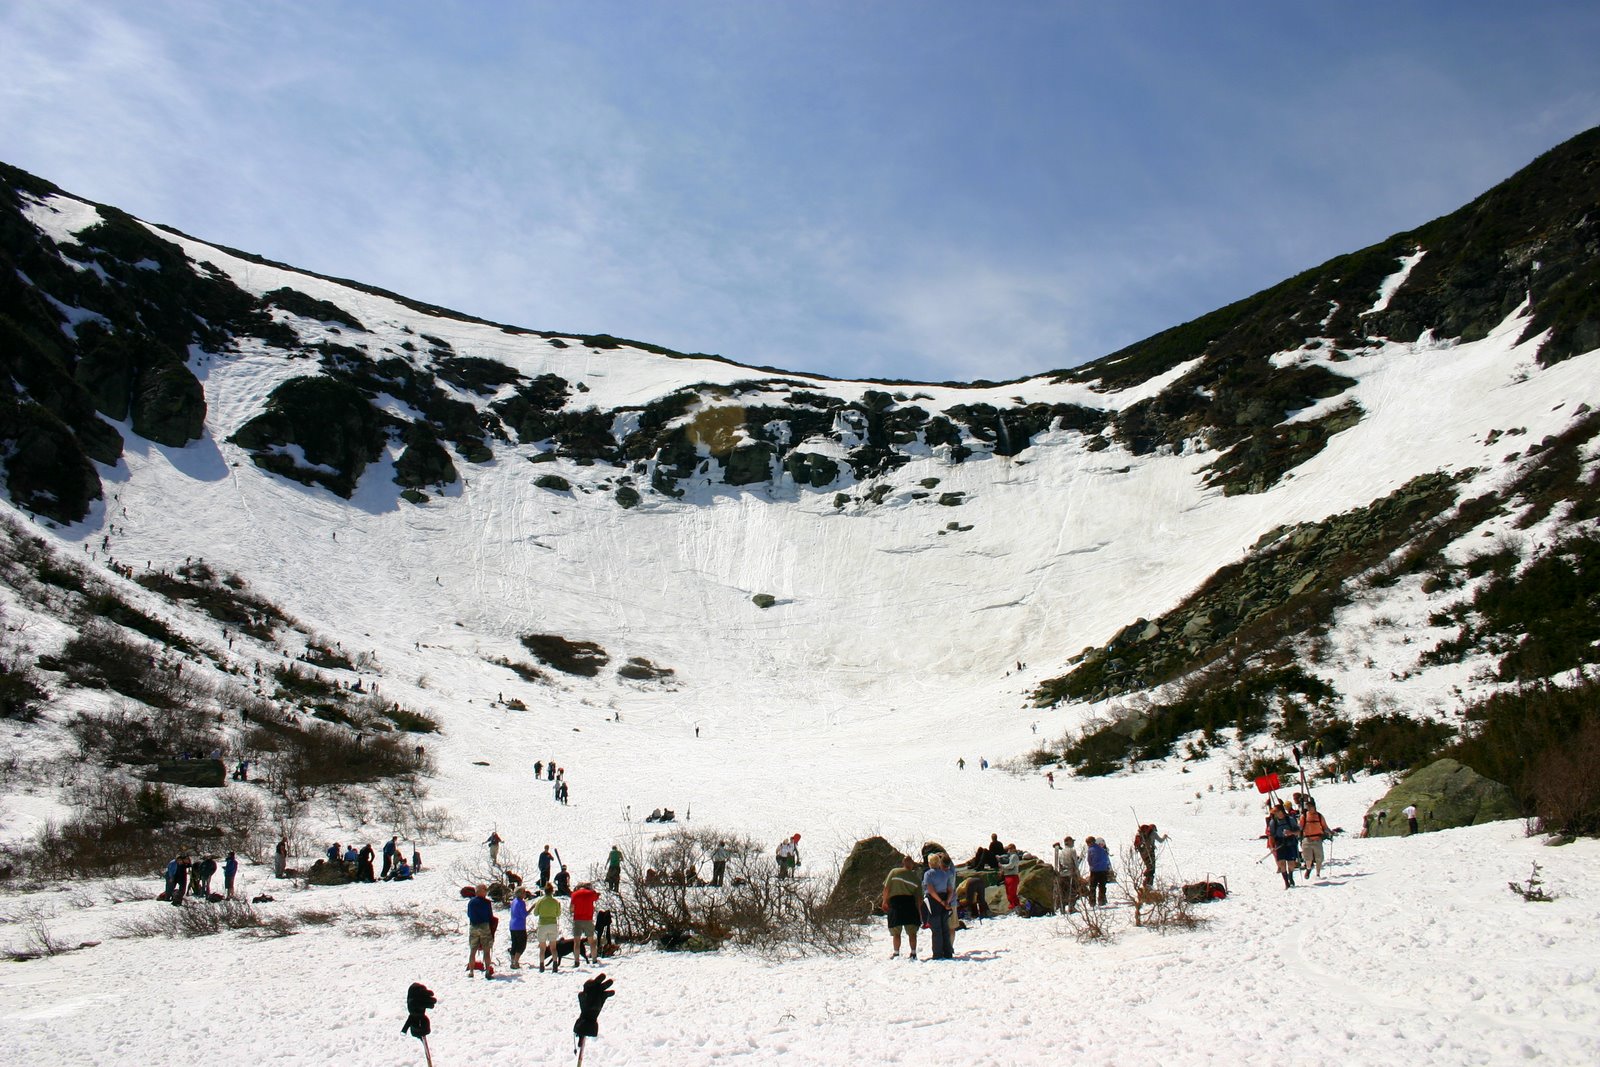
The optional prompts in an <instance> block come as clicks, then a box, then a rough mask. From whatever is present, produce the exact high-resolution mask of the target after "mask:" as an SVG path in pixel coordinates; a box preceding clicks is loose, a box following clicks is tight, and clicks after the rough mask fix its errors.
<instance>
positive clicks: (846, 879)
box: [828, 837, 904, 917]
mask: <svg viewBox="0 0 1600 1067" xmlns="http://www.w3.org/2000/svg"><path fill="white" fill-rule="evenodd" d="M903 855H904V853H902V852H901V851H900V850H899V849H898V848H895V847H894V846H893V845H891V844H890V843H889V842H888V841H887V840H885V839H884V838H882V837H868V838H865V839H864V840H861V841H857V842H856V843H855V846H854V847H853V848H851V849H850V855H849V856H847V857H845V861H844V866H843V867H840V868H839V880H838V881H837V882H835V883H834V885H833V892H832V893H830V894H829V895H828V908H829V910H838V911H839V912H840V913H842V914H849V915H857V916H862V917H865V916H868V915H875V914H877V913H878V904H879V902H880V901H881V900H882V898H883V880H884V879H885V878H887V877H888V876H889V872H890V871H892V870H894V869H895V868H896V867H898V866H900V860H901V857H902V856H903Z"/></svg>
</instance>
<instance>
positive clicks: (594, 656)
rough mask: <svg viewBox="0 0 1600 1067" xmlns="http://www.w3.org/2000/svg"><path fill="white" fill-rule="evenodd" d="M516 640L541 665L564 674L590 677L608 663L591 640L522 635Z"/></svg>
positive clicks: (544, 635) (548, 635) (602, 652)
mask: <svg viewBox="0 0 1600 1067" xmlns="http://www.w3.org/2000/svg"><path fill="white" fill-rule="evenodd" d="M518 640H520V641H521V642H522V647H523V648H526V649H527V650H528V651H529V652H531V653H533V655H534V657H535V658H537V659H538V660H539V662H540V663H543V664H544V665H545V666H547V667H554V668H555V669H556V670H558V671H560V672H562V673H563V674H572V675H577V676H578V677H581V678H593V677H594V676H595V675H597V674H599V673H600V668H601V667H604V666H605V665H606V664H607V663H609V662H611V657H610V656H609V655H608V654H607V653H606V650H605V649H603V648H601V647H600V646H599V645H597V644H595V643H594V642H593V641H572V640H569V639H567V638H565V637H562V636H560V635H559V634H523V635H522V636H521V637H519V638H518Z"/></svg>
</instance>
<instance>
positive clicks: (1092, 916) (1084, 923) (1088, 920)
mask: <svg viewBox="0 0 1600 1067" xmlns="http://www.w3.org/2000/svg"><path fill="white" fill-rule="evenodd" d="M1064 918H1065V919H1066V924H1067V930H1068V932H1069V933H1071V935H1072V936H1073V937H1075V938H1076V939H1077V940H1079V941H1081V942H1083V943H1084V944H1092V943H1100V944H1109V943H1110V942H1112V941H1114V940H1116V936H1117V932H1116V924H1115V922H1114V921H1113V920H1112V918H1111V914H1110V913H1109V912H1107V911H1106V910H1105V909H1104V908H1096V907H1091V906H1089V905H1085V906H1083V907H1081V908H1079V909H1078V910H1077V911H1075V912H1070V913H1068V914H1067V915H1066V916H1064Z"/></svg>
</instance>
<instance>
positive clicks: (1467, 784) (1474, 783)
mask: <svg viewBox="0 0 1600 1067" xmlns="http://www.w3.org/2000/svg"><path fill="white" fill-rule="evenodd" d="M1413 804H1414V805H1416V808H1417V829H1418V830H1448V829H1449V828H1450V827H1452V826H1476V825H1478V824H1479V823H1485V822H1496V821H1498V820H1500V819H1519V818H1521V817H1522V811H1521V809H1520V808H1519V807H1518V806H1517V800H1516V797H1515V796H1513V795H1512V793H1511V790H1509V789H1507V788H1506V787H1505V786H1503V785H1501V784H1500V783H1499V782H1496V781H1493V780H1492V779H1489V778H1485V777H1484V776H1483V775H1481V774H1479V773H1478V772H1477V771H1475V770H1473V769H1472V768H1471V767H1467V766H1465V765H1463V764H1461V763H1458V762H1456V761H1455V760H1453V759H1442V760H1438V761H1437V762H1434V763H1430V764H1428V765H1427V766H1426V767H1423V768H1421V769H1420V770H1416V771H1413V772H1412V773H1410V774H1409V775H1407V776H1406V777H1405V779H1404V780H1403V781H1401V782H1400V784H1399V785H1397V786H1395V787H1394V788H1393V789H1391V790H1389V791H1388V792H1387V793H1385V794H1384V795H1383V797H1382V799H1380V800H1379V801H1378V802H1377V803H1376V804H1374V805H1372V807H1370V808H1368V809H1367V816H1366V820H1365V828H1366V836H1368V837H1397V836H1401V835H1404V834H1405V833H1406V832H1407V829H1408V828H1407V824H1406V818H1405V816H1404V815H1403V814H1401V813H1402V812H1404V811H1405V809H1406V808H1407V807H1408V806H1409V805H1413Z"/></svg>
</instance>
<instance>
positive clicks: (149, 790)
mask: <svg viewBox="0 0 1600 1067" xmlns="http://www.w3.org/2000/svg"><path fill="white" fill-rule="evenodd" d="M67 797H68V799H69V800H70V801H71V803H72V805H73V814H72V816H71V817H70V818H69V819H67V820H66V821H65V822H63V823H60V824H53V823H52V824H49V825H47V826H45V827H44V829H42V830H41V831H40V832H39V833H38V834H37V835H36V836H35V837H34V839H33V840H32V841H31V842H29V843H28V844H27V845H26V846H25V847H24V848H23V849H22V850H21V852H20V853H19V860H20V862H21V864H22V866H23V868H24V869H25V870H26V871H27V872H28V873H29V874H30V875H32V876H34V877H39V878H82V877H104V876H107V875H134V876H139V877H150V876H153V875H155V873H156V872H158V871H160V870H161V869H162V868H163V867H165V866H166V863H167V861H168V860H170V859H171V858H172V857H173V856H176V855H178V854H179V853H183V852H188V853H189V854H191V855H193V856H195V857H196V858H198V857H199V856H201V855H204V854H207V852H208V849H209V850H210V851H211V852H214V853H216V854H218V855H219V856H220V853H221V852H224V851H227V850H228V849H233V850H235V851H244V850H245V843H246V842H256V843H257V845H256V847H259V842H260V841H261V840H262V839H263V837H264V835H265V833H266V824H265V818H264V815H263V812H262V808H261V805H260V804H259V803H258V802H256V801H254V799H253V798H232V797H227V798H226V800H227V803H218V804H215V805H211V806H202V805H195V804H191V803H188V802H187V801H185V800H183V799H181V798H180V797H179V795H178V794H177V793H176V792H175V791H173V790H172V789H169V788H168V787H166V786H162V785H158V784H154V783H149V782H146V783H144V784H142V785H140V786H138V787H137V788H136V787H134V786H132V785H130V784H128V783H126V782H124V781H121V780H120V779H117V778H113V777H109V776H105V775H97V776H95V777H92V778H89V779H86V780H82V779H80V780H79V782H78V784H77V785H76V786H75V787H72V788H70V789H69V791H68V794H67ZM208 843H209V844H208ZM154 895H155V893H154V890H152V891H151V896H154Z"/></svg>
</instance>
